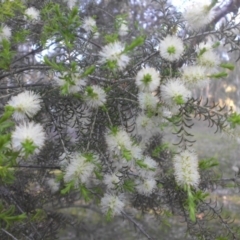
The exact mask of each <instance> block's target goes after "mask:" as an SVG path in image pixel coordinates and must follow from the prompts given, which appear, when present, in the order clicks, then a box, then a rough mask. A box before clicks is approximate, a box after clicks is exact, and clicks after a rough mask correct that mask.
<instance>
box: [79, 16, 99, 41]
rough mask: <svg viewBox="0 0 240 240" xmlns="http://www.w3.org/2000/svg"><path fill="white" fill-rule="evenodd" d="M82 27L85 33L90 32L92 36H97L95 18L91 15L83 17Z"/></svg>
mask: <svg viewBox="0 0 240 240" xmlns="http://www.w3.org/2000/svg"><path fill="white" fill-rule="evenodd" d="M82 28H84V29H85V30H86V31H87V33H89V32H92V33H93V37H94V38H98V37H99V32H98V31H97V25H96V20H95V19H94V18H92V17H85V18H84V19H83V23H82Z"/></svg>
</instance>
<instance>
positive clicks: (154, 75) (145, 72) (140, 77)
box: [136, 67, 160, 92]
mask: <svg viewBox="0 0 240 240" xmlns="http://www.w3.org/2000/svg"><path fill="white" fill-rule="evenodd" d="M159 84H160V75H159V73H158V72H157V71H156V69H155V68H152V67H146V68H143V69H141V70H140V71H138V73H137V76H136V85H137V86H138V88H139V90H141V91H149V92H153V91H154V90H156V88H157V87H158V86H159Z"/></svg>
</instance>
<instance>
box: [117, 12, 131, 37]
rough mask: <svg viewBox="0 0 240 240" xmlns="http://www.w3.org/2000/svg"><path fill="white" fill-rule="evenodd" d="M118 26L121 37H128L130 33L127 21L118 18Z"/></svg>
mask: <svg viewBox="0 0 240 240" xmlns="http://www.w3.org/2000/svg"><path fill="white" fill-rule="evenodd" d="M117 25H118V34H119V36H122V37H123V36H126V35H127V34H128V32H129V29H128V25H127V21H126V20H125V19H123V18H121V17H120V18H117Z"/></svg>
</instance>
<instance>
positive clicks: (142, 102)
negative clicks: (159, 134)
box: [138, 92, 158, 110]
mask: <svg viewBox="0 0 240 240" xmlns="http://www.w3.org/2000/svg"><path fill="white" fill-rule="evenodd" d="M138 101H139V106H140V108H142V109H144V110H154V109H156V107H157V103H158V98H157V97H156V96H154V95H152V93H148V92H146V93H144V92H140V93H139V94H138Z"/></svg>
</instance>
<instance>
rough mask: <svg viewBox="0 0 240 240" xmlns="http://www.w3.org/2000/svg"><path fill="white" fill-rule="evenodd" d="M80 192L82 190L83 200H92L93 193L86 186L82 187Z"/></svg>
mask: <svg viewBox="0 0 240 240" xmlns="http://www.w3.org/2000/svg"><path fill="white" fill-rule="evenodd" d="M79 190H80V193H81V195H82V196H83V198H84V200H85V201H86V202H88V201H90V200H91V198H90V196H91V192H90V191H89V190H88V189H87V188H86V186H85V185H80V186H79Z"/></svg>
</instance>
